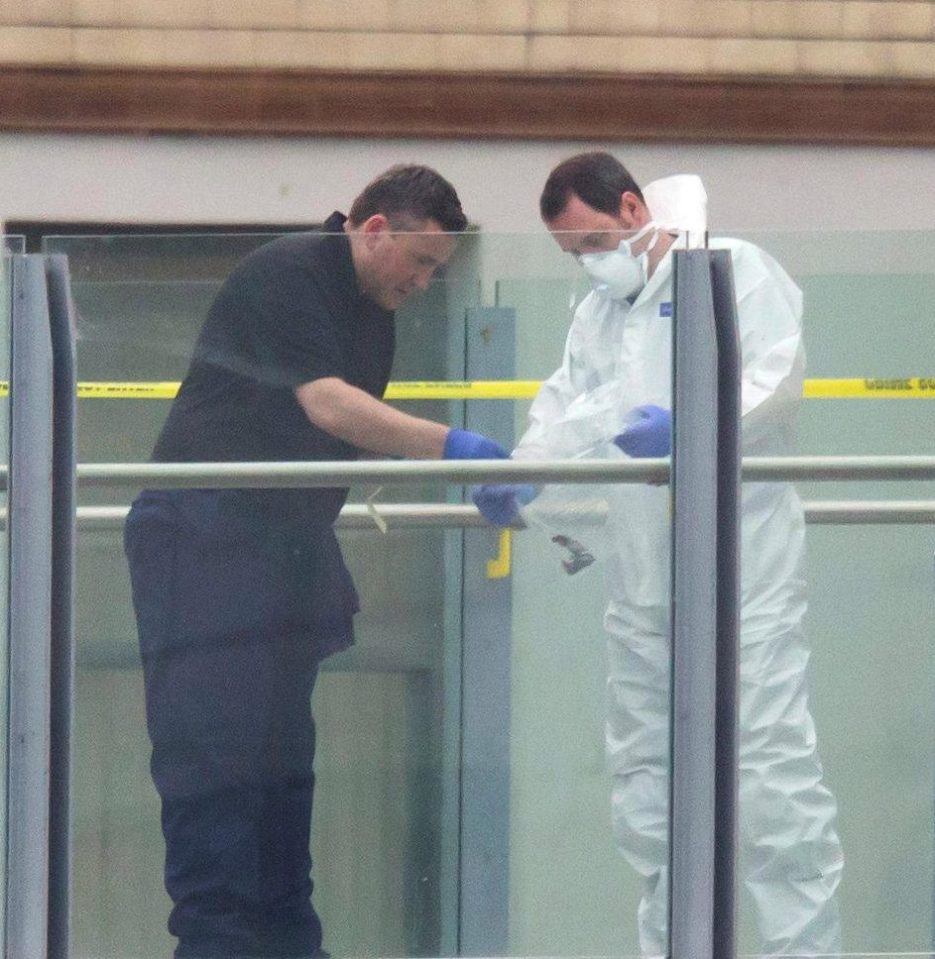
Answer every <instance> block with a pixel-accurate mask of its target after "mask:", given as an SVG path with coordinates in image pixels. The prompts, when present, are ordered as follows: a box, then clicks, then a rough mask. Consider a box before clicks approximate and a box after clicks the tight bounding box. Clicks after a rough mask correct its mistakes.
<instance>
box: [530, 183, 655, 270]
mask: <svg viewBox="0 0 935 959" xmlns="http://www.w3.org/2000/svg"><path fill="white" fill-rule="evenodd" d="M649 220H650V216H649V211H648V210H647V209H646V207H645V205H644V204H643V203H641V202H640V199H639V197H637V196H636V194H634V193H624V194H623V195H622V196H621V197H620V209H619V210H618V212H617V214H616V215H613V214H610V213H604V212H602V211H601V210H595V209H594V207H592V206H588V204H587V203H585V202H584V200H582V199H581V197H579V196H578V195H577V194H576V193H571V194H569V196H568V202H567V203H566V204H565V209H564V210H562V212H561V213H559V214H558V216H556V217H555V218H554V219H552V220H548V221H547V222H546V227H547V228H548V230H549V232H550V233H551V234H552V236H553V237H554V239H555V242H556V243H558V245H559V246H560V247H561V248H562V250H563V251H564V252H565V253H572V254H574V255H575V256H581V254H583V253H604V252H606V251H608V250H616V249H617V247H618V246H619V245H620V241H621V240H623V239H626V238H627V237H629V236H632V235H633V233H634V232H635V231H637V230H639V229H640V228H641V227H643V226H645V225H646V224H647V223H648V222H649ZM649 240H650V238H649V237H647V238H646V239H645V240H644V239H642V238H641V239H640V240H639V241H638V242H637V243H636V244H634V249H633V252H634V253H641V252H642V249H643V248H644V247H645V245H646V244H647V243H648V242H649Z"/></svg>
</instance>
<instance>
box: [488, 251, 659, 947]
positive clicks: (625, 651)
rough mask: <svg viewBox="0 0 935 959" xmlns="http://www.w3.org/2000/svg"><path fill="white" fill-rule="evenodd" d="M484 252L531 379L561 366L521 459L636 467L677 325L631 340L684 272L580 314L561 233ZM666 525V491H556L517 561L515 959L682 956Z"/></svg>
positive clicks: (539, 502) (555, 487)
mask: <svg viewBox="0 0 935 959" xmlns="http://www.w3.org/2000/svg"><path fill="white" fill-rule="evenodd" d="M485 242H486V243H487V244H488V246H489V248H490V249H491V251H492V256H491V260H492V262H494V263H495V264H496V265H497V268H498V273H499V276H500V277H501V279H500V280H499V282H498V283H497V285H496V302H497V304H498V305H499V306H501V307H504V308H509V309H512V310H514V311H515V313H516V370H517V374H516V375H517V378H518V379H520V380H542V379H545V378H547V377H549V376H551V375H552V374H553V373H554V372H556V371H558V370H560V369H561V370H562V373H561V374H559V379H557V380H556V381H554V382H555V386H554V389H553V392H552V401H551V402H546V401H545V400H544V399H540V400H539V401H537V402H536V403H535V404H533V403H532V401H531V400H525V401H523V402H520V403H517V407H516V435H517V440H518V444H519V451H518V453H517V455H518V456H535V457H541V456H544V457H546V458H552V459H563V458H568V457H571V458H596V459H608V458H610V459H617V458H623V454H622V453H621V452H620V450H619V449H618V448H617V447H615V446H614V445H613V444H612V443H610V442H608V441H609V440H610V439H611V438H612V437H613V435H615V434H616V433H617V432H619V431H620V430H622V429H623V428H624V424H625V421H626V417H627V416H628V414H629V413H630V412H631V411H632V410H633V409H634V408H635V407H637V406H641V405H643V404H647V403H653V404H657V405H659V406H661V407H666V408H671V372H670V371H671V349H670V342H671V341H670V335H671V331H670V329H669V326H668V324H666V328H665V330H664V331H663V330H662V329H661V328H659V327H658V325H657V326H656V335H655V337H652V336H650V337H649V338H648V339H647V340H646V341H645V343H644V344H643V346H644V347H645V349H643V348H642V347H641V348H640V349H634V340H633V338H632V331H633V330H644V329H645V328H646V326H647V325H649V326H651V327H652V326H653V324H654V320H655V318H657V317H658V316H659V315H664V316H670V315H671V309H670V307H671V299H672V297H671V276H670V273H669V269H670V268H669V266H668V265H666V266H665V267H663V268H661V269H660V271H659V274H658V275H657V277H656V278H655V281H654V283H653V286H652V288H651V289H647V294H646V296H645V297H644V298H642V299H641V300H640V301H639V302H638V303H637V305H636V306H635V307H634V308H633V310H632V312H631V311H630V309H629V308H628V307H627V306H625V305H624V304H622V303H620V302H619V301H615V303H614V304H613V305H608V304H607V301H604V303H603V305H600V306H598V305H597V304H595V302H594V300H593V299H592V300H591V301H589V302H588V303H585V304H583V305H582V300H583V299H584V298H585V296H586V295H587V294H588V293H589V292H590V289H591V285H590V283H589V281H588V278H587V276H586V275H585V274H584V272H583V271H582V269H581V268H580V266H578V264H577V263H576V262H575V260H574V259H573V258H572V257H571V256H569V255H568V254H563V253H562V252H561V250H560V249H559V248H558V246H557V245H556V243H555V242H554V241H553V240H552V238H551V237H549V236H548V235H545V234H543V235H542V236H540V237H539V238H535V237H532V238H529V239H528V240H527V241H526V242H525V243H524V244H513V246H512V248H511V247H510V246H509V245H508V244H509V242H510V238H507V237H485ZM501 246H503V247H504V248H503V249H500V248H499V247H501ZM576 310H577V311H578V312H577V320H576V324H577V325H576V329H577V331H578V338H577V340H576V343H575V345H574V349H573V355H572V356H571V357H570V358H569V357H568V356H566V360H565V365H564V366H563V359H562V358H563V354H565V341H566V338H567V337H568V331H569V327H570V325H571V322H572V319H573V317H575V316H576ZM624 330H626V331H627V332H624ZM639 335H640V336H642V333H640V334H639ZM637 357H639V358H637ZM531 407H532V412H533V414H534V417H535V422H536V424H537V426H535V427H532V428H530V420H529V414H530V408H531ZM560 411H561V412H560ZM608 414H612V415H608ZM563 424H564V425H563ZM527 430H528V432H527ZM665 432H666V433H667V432H668V430H666V431H665ZM524 434H525V435H524ZM659 455H661V454H659ZM668 516H669V510H668V489H667V487H665V486H662V487H650V486H645V485H626V486H622V487H618V488H609V487H606V486H594V485H591V486H583V485H571V484H551V485H549V486H546V487H545V488H542V489H540V491H539V495H538V496H537V497H536V499H535V500H533V501H532V502H531V503H530V505H529V506H528V507H527V508H526V509H525V510H524V518H525V519H526V521H527V523H528V525H529V526H530V527H531V529H530V530H529V531H527V532H525V533H523V534H522V535H520V536H518V537H516V540H515V544H514V552H513V564H514V573H513V613H512V632H513V660H512V668H513V681H512V682H513V699H512V753H511V763H512V765H511V773H512V786H511V789H512V802H511V833H510V862H511V872H510V940H509V954H511V955H561V956H576V955H591V956H601V955H605V956H611V955H638V954H639V953H640V944H641V937H642V942H643V944H644V947H645V948H646V949H647V950H649V951H651V952H652V953H653V954H657V953H658V954H663V953H665V952H667V950H668V929H667V925H668V924H667V913H668V887H667V875H668V855H669V848H668V825H667V809H668V786H667V782H668V767H669V747H668V741H669V726H670V724H669V714H668V710H669V684H670V672H671V656H670V652H669V644H668V642H667V639H666V637H667V636H668V632H669V619H670V618H669V601H668V580H669V561H668V547H667V543H668V539H669V535H670V530H669V519H668ZM556 537H559V540H558V541H557V542H556ZM561 537H567V538H568V539H570V540H572V541H573V542H572V544H571V546H572V548H571V549H569V548H568V546H567V545H563V544H566V543H567V542H568V540H567V539H564V538H561ZM582 548H583V550H584V551H585V552H583V553H582V552H580V551H579V550H582ZM582 557H584V558H583V559H582ZM591 557H594V558H595V560H596V562H594V563H593V565H585V563H587V562H588V559H590V558H591ZM579 567H580V568H579ZM557 873H558V880H557ZM638 912H639V913H640V915H641V916H642V918H641V920H640V921H638V920H637V914H638Z"/></svg>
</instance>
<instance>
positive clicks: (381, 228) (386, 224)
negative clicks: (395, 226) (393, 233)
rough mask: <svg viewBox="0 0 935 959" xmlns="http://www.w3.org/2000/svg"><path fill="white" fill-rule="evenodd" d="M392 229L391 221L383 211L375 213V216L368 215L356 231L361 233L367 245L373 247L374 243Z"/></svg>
mask: <svg viewBox="0 0 935 959" xmlns="http://www.w3.org/2000/svg"><path fill="white" fill-rule="evenodd" d="M390 229H391V227H390V221H389V220H388V219H387V218H386V216H385V215H384V214H382V213H374V214H373V216H368V217H367V219H366V220H364V222H363V223H361V225H360V226H359V227H357V230H356V231H355V232H357V233H359V234H361V235H362V236H363V237H364V240H365V242H366V245H367V246H368V247H369V248H371V249H372V248H373V246H374V244H376V243H378V242H379V241H380V239H381V236H382V234H384V233H389V231H390Z"/></svg>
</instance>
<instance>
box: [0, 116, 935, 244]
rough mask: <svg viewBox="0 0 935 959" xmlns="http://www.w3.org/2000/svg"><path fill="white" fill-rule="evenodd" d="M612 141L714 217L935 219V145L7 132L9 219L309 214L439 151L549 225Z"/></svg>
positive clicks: (760, 221) (468, 176) (814, 226)
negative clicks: (570, 176) (541, 206)
mask: <svg viewBox="0 0 935 959" xmlns="http://www.w3.org/2000/svg"><path fill="white" fill-rule="evenodd" d="M592 148H609V149H611V150H613V151H614V152H615V153H616V154H617V155H618V156H619V157H620V158H621V160H623V162H624V163H625V164H627V165H628V166H629V167H630V169H631V172H632V173H633V174H634V176H635V177H636V178H637V180H640V181H642V182H646V181H648V180H650V179H653V178H655V177H657V176H662V175H665V174H668V173H673V172H697V173H699V174H701V176H702V177H703V178H704V180H705V182H706V184H707V188H708V193H709V196H710V209H711V223H712V226H713V228H714V229H715V230H719V231H721V230H735V231H739V230H856V229H861V230H867V229H889V230H894V229H919V230H928V229H931V228H932V227H933V226H935V202H933V200H932V197H933V196H935V149H932V148H902V149H894V148H871V147H802V146H789V147H786V146H706V145H694V144H683V145H664V144H663V145H645V144H643V145H641V144H612V145H607V144H596V143H595V144H591V143H578V142H541V143H540V142H534V143H532V142H519V141H503V142H500V141H487V140H458V141H420V140H341V139H307V138H298V139H254V138H251V139H245V138H233V137H230V138H222V137H213V138H211V137H187V138H186V137H155V136H154V137H133V136H119V137H116V136H114V137H111V136H63V135H34V134H28V135H27V134H3V135H0V197H2V199H0V219H6V220H9V219H16V218H28V219H50V220H55V219H58V220H82V219H83V220H104V221H117V222H128V223H132V222H134V221H138V222H146V221H151V222H180V223H184V222H192V223H197V222H202V223H203V222H221V223H223V222H231V223H234V222H239V223H243V222H248V223H249V222H308V221H310V220H316V219H319V218H321V217H322V216H324V215H326V214H327V213H330V212H331V210H332V209H335V208H340V209H346V208H347V206H348V205H349V203H350V201H351V199H352V198H353V197H354V196H355V194H356V193H357V191H358V190H359V188H360V187H361V186H362V185H363V184H364V183H365V182H366V181H367V180H368V179H369V178H370V177H372V176H373V175H375V174H377V173H379V172H380V171H381V170H383V169H384V168H386V167H387V166H389V165H390V164H392V163H397V162H421V163H428V164H430V165H432V166H435V167H437V169H438V170H439V171H440V172H441V173H443V174H444V175H445V176H447V177H448V178H449V179H451V180H452V182H453V183H454V184H455V186H456V187H457V188H458V191H459V193H460V194H461V199H462V202H463V204H464V207H465V210H466V211H467V213H468V215H469V217H470V218H471V219H472V220H473V221H474V222H476V223H477V224H479V225H480V226H482V227H483V228H485V229H487V230H497V231H516V232H519V231H525V230H539V229H540V225H539V221H538V216H537V205H538V196H539V190H540V189H541V187H542V184H543V182H544V180H545V178H546V176H547V175H548V172H549V170H550V169H551V168H552V166H554V165H555V163H557V162H558V161H559V160H561V159H563V158H564V157H566V156H568V155H570V154H572V153H575V152H577V151H579V150H583V149H592Z"/></svg>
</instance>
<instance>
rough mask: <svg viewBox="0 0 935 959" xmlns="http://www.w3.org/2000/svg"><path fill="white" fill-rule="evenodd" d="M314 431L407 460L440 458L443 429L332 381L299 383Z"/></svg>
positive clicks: (298, 392) (299, 394)
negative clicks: (320, 430)
mask: <svg viewBox="0 0 935 959" xmlns="http://www.w3.org/2000/svg"><path fill="white" fill-rule="evenodd" d="M295 395H296V398H297V399H298V401H299V403H300V405H301V406H302V409H303V410H304V411H305V415H306V416H307V417H308V418H309V420H311V422H312V423H314V424H315V426H317V427H318V428H319V429H322V430H324V431H325V432H326V433H330V434H331V435H332V436H336V437H338V439H341V440H344V441H345V442H347V443H351V444H352V445H353V446H356V447H357V448H358V449H362V450H370V451H371V452H373V453H380V454H382V455H385V456H400V457H405V458H407V459H441V457H442V453H443V450H444V446H445V437H446V436H447V435H448V427H447V426H445V425H444V424H442V423H436V422H434V421H433V420H425V419H422V418H420V417H418V416H410V415H409V414H408V413H403V412H401V411H400V410H397V409H394V408H393V407H391V406H388V405H387V404H386V403H383V402H381V401H380V400H377V399H374V398H373V397H372V396H370V395H369V394H368V393H365V392H364V391H363V390H360V389H358V388H357V387H355V386H351V385H350V384H349V383H345V382H344V381H343V380H340V379H337V378H336V377H329V378H326V379H321V380H314V381H312V382H311V383H304V384H303V385H302V386H300V387H298V388H297V389H296V391H295Z"/></svg>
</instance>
